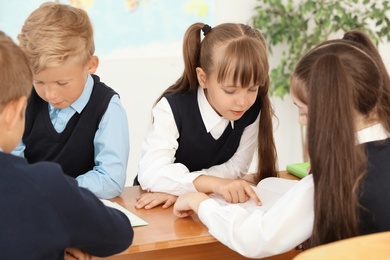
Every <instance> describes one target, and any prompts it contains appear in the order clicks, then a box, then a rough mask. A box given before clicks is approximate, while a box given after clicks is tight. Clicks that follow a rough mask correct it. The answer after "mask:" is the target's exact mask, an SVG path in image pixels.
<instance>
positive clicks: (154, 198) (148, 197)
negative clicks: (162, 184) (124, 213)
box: [135, 192, 177, 209]
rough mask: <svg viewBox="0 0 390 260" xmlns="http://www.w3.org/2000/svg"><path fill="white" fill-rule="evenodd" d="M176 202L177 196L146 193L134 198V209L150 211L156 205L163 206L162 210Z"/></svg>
mask: <svg viewBox="0 0 390 260" xmlns="http://www.w3.org/2000/svg"><path fill="white" fill-rule="evenodd" d="M176 200H177V196H175V195H171V194H167V193H162V192H146V193H144V194H142V195H141V196H139V197H138V198H136V201H137V202H136V203H135V207H136V208H137V209H142V208H145V209H151V208H154V207H156V206H158V205H161V204H164V205H163V206H162V207H163V208H165V209H166V208H169V207H170V206H172V205H173V204H174V203H175V202H176Z"/></svg>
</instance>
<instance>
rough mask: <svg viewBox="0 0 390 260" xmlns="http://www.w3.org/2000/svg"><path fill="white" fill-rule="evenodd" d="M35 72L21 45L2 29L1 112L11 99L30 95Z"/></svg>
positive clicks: (0, 66) (0, 32)
mask: <svg viewBox="0 0 390 260" xmlns="http://www.w3.org/2000/svg"><path fill="white" fill-rule="evenodd" d="M32 82H33V74H32V71H31V68H30V66H29V62H28V59H27V57H26V55H25V54H24V53H23V51H22V50H21V49H20V48H19V46H18V45H17V44H16V43H14V42H13V41H12V39H11V38H10V37H8V36H7V35H6V34H5V33H3V32H2V31H0V93H1V94H0V112H2V111H3V108H4V106H5V105H7V104H8V103H9V102H10V101H12V100H15V99H18V98H20V97H22V96H26V97H29V96H30V93H31V89H32Z"/></svg>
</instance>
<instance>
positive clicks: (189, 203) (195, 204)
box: [173, 192, 209, 218]
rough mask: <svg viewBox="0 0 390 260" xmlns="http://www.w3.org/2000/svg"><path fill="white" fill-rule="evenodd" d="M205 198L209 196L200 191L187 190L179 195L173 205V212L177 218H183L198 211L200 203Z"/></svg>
mask: <svg viewBox="0 0 390 260" xmlns="http://www.w3.org/2000/svg"><path fill="white" fill-rule="evenodd" d="M206 199H209V196H207V195H206V194H204V193H202V192H189V193H185V194H183V195H180V196H179V198H178V199H177V201H176V203H175V206H173V214H174V215H175V216H177V217H179V218H185V217H188V216H190V215H192V214H194V213H198V208H199V205H200V203H201V202H203V201H204V200H206Z"/></svg>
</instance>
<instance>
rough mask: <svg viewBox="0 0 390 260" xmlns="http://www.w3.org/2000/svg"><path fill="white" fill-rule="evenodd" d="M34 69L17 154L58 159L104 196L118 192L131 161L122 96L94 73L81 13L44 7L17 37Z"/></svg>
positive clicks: (88, 23)
mask: <svg viewBox="0 0 390 260" xmlns="http://www.w3.org/2000/svg"><path fill="white" fill-rule="evenodd" d="M18 39H19V42H20V46H21V48H22V49H23V50H24V51H25V53H26V54H27V57H28V59H29V61H30V64H31V66H32V69H33V80H34V81H33V84H34V89H33V91H32V94H31V98H30V100H29V102H28V106H27V112H26V129H25V132H24V134H23V139H22V142H21V143H20V145H19V146H18V147H17V149H16V150H15V151H14V152H13V154H15V155H21V156H24V157H25V158H26V159H27V160H28V161H29V162H30V163H34V162H39V161H53V162H57V163H59V164H60V165H61V166H62V169H63V171H64V172H65V174H67V175H69V176H72V177H74V178H76V180H77V182H78V184H79V186H80V187H84V188H87V189H89V190H90V191H92V192H93V193H94V194H95V195H97V196H98V197H100V198H104V199H109V198H113V197H116V196H118V195H120V194H121V192H122V190H123V187H124V185H125V181H126V168H127V162H128V156H129V131H128V123H127V116H126V113H125V110H124V108H123V106H122V104H121V102H120V99H119V95H118V94H117V93H116V92H115V91H114V90H112V89H111V88H109V87H108V86H106V85H105V84H104V83H102V82H100V79H99V77H98V76H96V75H94V73H95V71H96V69H97V67H98V64H99V59H98V57H97V56H94V51H95V46H94V40H93V29H92V24H91V21H90V20H89V17H88V15H87V13H86V12H85V11H84V10H81V9H78V8H75V7H72V6H70V5H66V4H59V3H54V2H47V3H44V4H42V5H41V6H40V7H39V8H38V9H36V10H35V11H33V12H32V13H31V14H30V16H29V17H28V18H27V20H26V21H25V23H24V25H23V28H22V30H21V32H20V34H19V35H18Z"/></svg>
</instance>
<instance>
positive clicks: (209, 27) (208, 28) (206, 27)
mask: <svg viewBox="0 0 390 260" xmlns="http://www.w3.org/2000/svg"><path fill="white" fill-rule="evenodd" d="M209 31H211V26H210V25H208V24H205V25H204V26H203V28H202V32H203V36H206V34H207V33H208V32H209Z"/></svg>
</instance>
